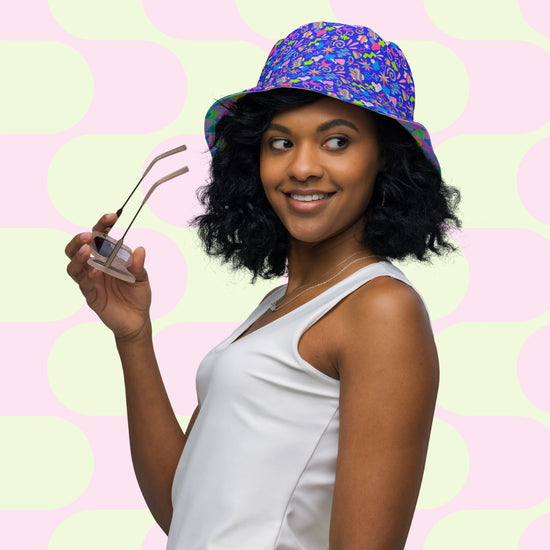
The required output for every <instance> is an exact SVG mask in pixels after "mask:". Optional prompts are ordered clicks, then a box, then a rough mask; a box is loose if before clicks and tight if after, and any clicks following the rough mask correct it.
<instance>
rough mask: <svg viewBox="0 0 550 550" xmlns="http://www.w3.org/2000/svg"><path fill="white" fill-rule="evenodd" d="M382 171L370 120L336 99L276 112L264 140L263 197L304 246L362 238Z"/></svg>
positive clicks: (374, 130) (359, 108)
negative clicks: (340, 237) (379, 174)
mask: <svg viewBox="0 0 550 550" xmlns="http://www.w3.org/2000/svg"><path fill="white" fill-rule="evenodd" d="M380 169H381V159H380V152H379V149H378V143H377V139H376V128H375V125H374V120H373V118H372V115H371V114H370V113H369V112H368V111H367V110H366V109H363V108H361V107H357V106H355V105H350V104H348V103H345V102H343V101H339V100H337V99H332V98H323V99H320V100H319V101H316V102H315V103H311V104H309V105H305V106H301V107H295V108H291V109H288V110H285V111H283V112H281V113H278V114H276V115H275V116H274V117H273V120H272V121H271V124H270V126H269V127H268V129H267V130H266V132H265V133H264V135H263V137H262V145H261V153H260V175H261V179H262V184H263V187H264V191H265V194H266V196H267V199H268V200H269V202H270V204H271V206H272V207H273V209H274V210H275V212H276V213H277V215H278V216H279V219H280V220H281V221H282V223H283V225H284V226H285V227H286V229H287V231H288V232H289V234H290V236H291V239H294V240H296V241H300V242H303V243H309V244H316V243H320V242H323V241H326V240H327V239H331V238H333V237H335V236H337V235H341V236H346V234H349V235H350V236H354V237H356V236H357V234H360V232H361V231H362V229H363V227H364V223H365V218H364V213H365V210H366V208H367V206H368V204H369V200H370V198H371V195H372V191H373V187H374V181H375V179H376V175H377V174H378V172H379V171H380Z"/></svg>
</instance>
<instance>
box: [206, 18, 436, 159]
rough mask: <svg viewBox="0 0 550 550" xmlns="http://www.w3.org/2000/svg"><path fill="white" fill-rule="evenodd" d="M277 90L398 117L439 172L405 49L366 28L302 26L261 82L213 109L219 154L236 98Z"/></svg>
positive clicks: (210, 133)
mask: <svg viewBox="0 0 550 550" xmlns="http://www.w3.org/2000/svg"><path fill="white" fill-rule="evenodd" d="M276 88H295V89H301V90H309V91H311V92H316V93H318V94H322V95H325V96H329V97H333V98H336V99H339V100H341V101H345V102H347V103H351V104H353V105H358V106H360V107H364V108H365V109H369V110H370V111H374V112H375V113H379V114H381V115H384V116H387V117H390V118H393V119H395V120H397V121H398V122H399V123H400V124H401V125H402V126H403V127H404V128H405V129H406V130H407V131H408V132H409V133H410V134H411V136H412V137H413V138H414V140H415V141H416V143H417V144H418V145H419V147H420V148H421V149H422V151H423V152H424V154H425V156H426V158H427V159H428V160H429V161H430V162H432V163H433V164H434V165H435V167H436V168H437V169H438V170H440V167H439V163H438V161H437V157H436V156H435V152H434V150H433V147H432V144H431V140H430V135H429V133H428V130H427V129H426V128H425V127H424V126H422V124H420V123H418V122H415V121H414V120H413V116H414V105H415V95H414V81H413V77H412V74H411V69H410V67H409V64H408V62H407V59H406V58H405V55H404V54H403V52H402V51H401V49H400V48H399V47H398V46H397V45H396V44H394V43H393V42H388V41H386V40H384V39H382V38H381V37H380V36H379V35H378V34H376V33H375V32H374V31H373V30H372V29H369V28H368V27H362V26H355V25H347V24H343V23H328V22H324V21H321V22H316V23H309V24H307V25H303V26H301V27H299V28H297V29H296V30H294V31H292V32H291V33H290V34H289V35H288V36H287V37H286V38H283V39H281V40H279V41H278V42H277V43H276V44H275V45H274V46H273V49H272V50H271V52H270V54H269V56H268V58H267V61H266V63H265V65H264V68H263V70H262V72H261V75H260V79H259V80H258V84H257V85H256V86H254V87H253V88H248V89H246V90H243V91H242V92H237V93H234V94H230V95H227V96H225V97H223V98H221V99H219V100H217V101H216V102H214V104H213V105H212V106H211V107H210V109H209V110H208V112H207V114H206V118H205V136H206V141H207V143H208V147H209V148H210V151H211V153H212V155H215V154H216V151H217V149H216V143H215V128H216V124H217V123H218V121H219V120H220V119H221V118H222V117H223V116H224V115H227V114H231V107H232V105H233V103H234V102H236V101H237V100H238V99H240V98H241V97H243V96H244V95H246V94H249V93H256V92H266V91H268V90H273V89H276Z"/></svg>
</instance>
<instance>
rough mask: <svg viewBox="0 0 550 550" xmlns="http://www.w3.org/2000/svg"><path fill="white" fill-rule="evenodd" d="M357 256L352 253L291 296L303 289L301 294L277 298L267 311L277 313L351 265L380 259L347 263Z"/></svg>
mask: <svg viewBox="0 0 550 550" xmlns="http://www.w3.org/2000/svg"><path fill="white" fill-rule="evenodd" d="M357 254H361V252H354V253H353V254H350V255H349V256H347V257H346V258H344V259H343V260H342V261H341V262H339V263H338V264H336V265H335V266H334V267H331V268H330V269H329V270H328V271H325V272H324V273H323V274H322V275H321V276H320V277H319V278H318V279H315V281H313V282H312V283H309V284H307V285H302V286H299V287H298V288H296V289H295V290H294V291H293V294H294V293H295V292H297V291H298V290H301V289H303V290H301V292H298V294H296V295H295V296H292V298H290V299H286V300H285V298H284V296H283V297H281V298H278V299H277V300H275V301H274V302H271V304H270V305H269V309H270V310H271V311H277V310H279V309H281V308H282V307H284V306H287V305H288V304H290V303H291V302H294V300H296V299H298V298H299V297H300V296H301V295H302V294H305V293H306V292H308V291H310V290H313V289H314V288H318V287H320V286H323V285H326V284H327V283H330V282H331V281H334V279H336V277H338V275H341V274H342V273H343V272H344V271H345V270H346V269H347V268H348V267H350V266H352V265H353V264H355V263H357V262H360V261H361V260H367V259H368V258H380V256H377V255H376V254H370V255H368V256H360V257H359V258H355V260H352V261H351V262H348V260H350V259H351V258H353V257H354V256H357ZM346 262H348V263H346ZM342 264H345V265H344V266H343V267H342V268H341V269H339V270H338V271H337V272H336V273H335V274H334V275H332V276H331V277H329V278H328V279H325V280H324V281H321V282H318V281H319V279H322V278H323V277H324V276H325V275H326V274H327V273H330V272H331V271H333V270H335V269H337V268H338V267H340V266H341V265H342Z"/></svg>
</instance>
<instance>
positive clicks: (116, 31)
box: [48, 0, 153, 40]
mask: <svg viewBox="0 0 550 550" xmlns="http://www.w3.org/2000/svg"><path fill="white" fill-rule="evenodd" d="M48 5H49V7H50V12H51V13H52V15H53V17H54V18H55V20H56V21H57V22H58V23H59V25H61V26H62V27H63V28H64V29H65V30H66V31H67V32H69V33H71V34H72V35H74V36H78V37H79V38H84V39H86V40H132V39H141V38H144V36H147V35H148V34H151V31H153V27H152V25H151V22H150V20H149V19H148V18H147V16H146V15H145V12H144V10H143V5H142V2H141V0H117V1H116V2H113V1H112V0H79V1H78V2H74V1H71V0H48Z"/></svg>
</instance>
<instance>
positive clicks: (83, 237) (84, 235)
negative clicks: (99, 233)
mask: <svg viewBox="0 0 550 550" xmlns="http://www.w3.org/2000/svg"><path fill="white" fill-rule="evenodd" d="M91 238H92V234H91V233H90V232H89V231H86V232H85V233H81V234H80V239H81V240H82V241H89V240H90V239H91Z"/></svg>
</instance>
